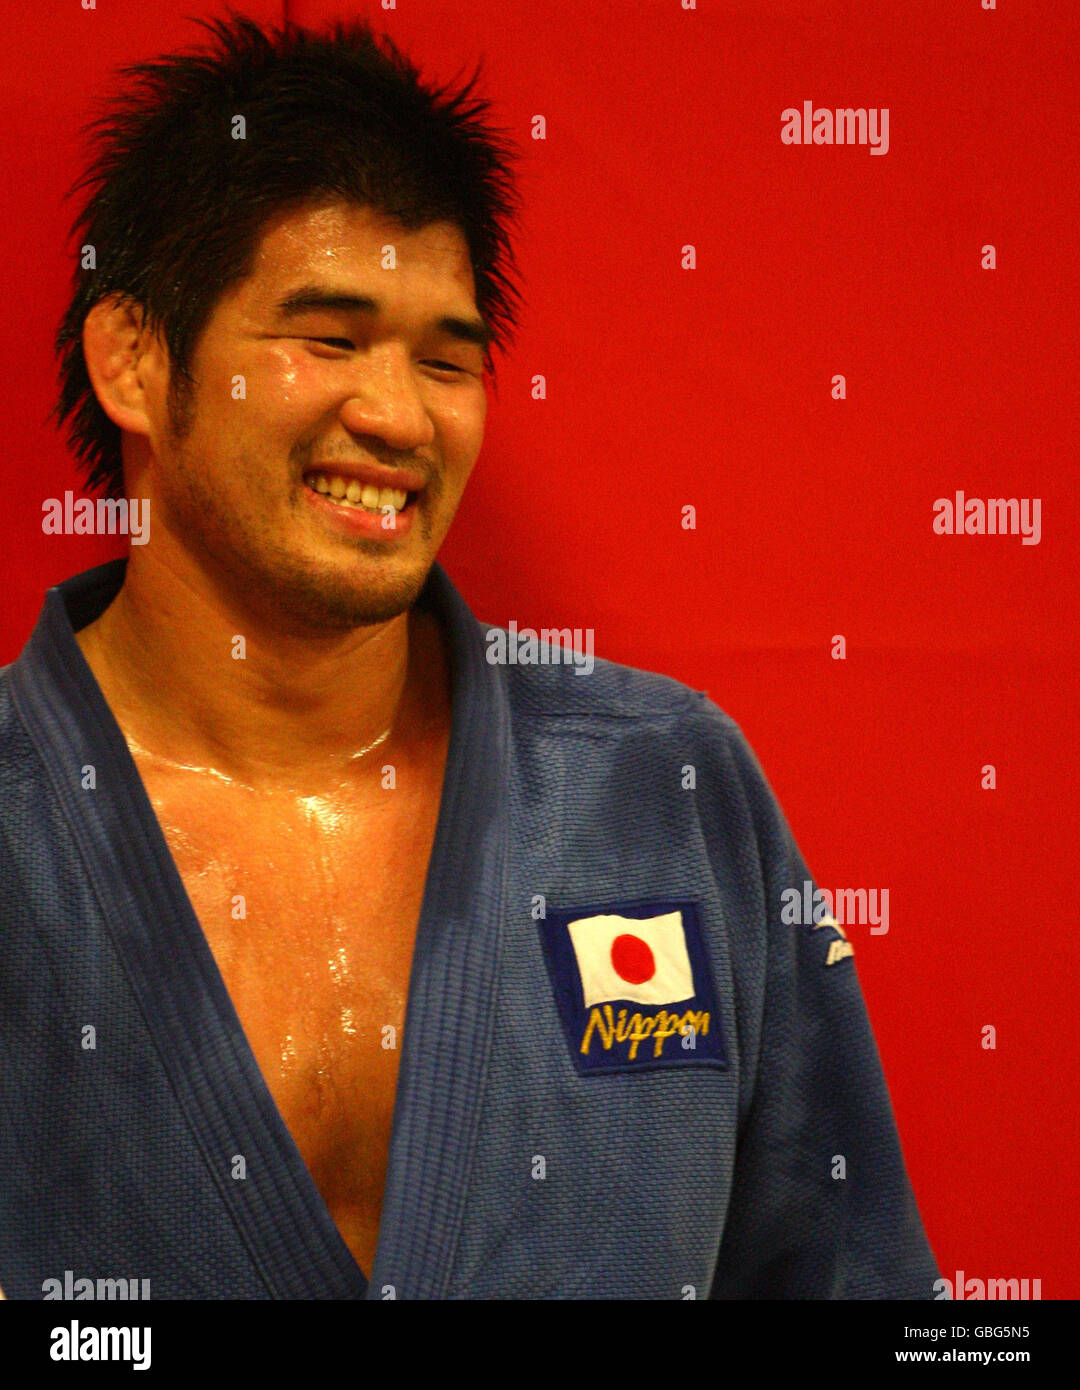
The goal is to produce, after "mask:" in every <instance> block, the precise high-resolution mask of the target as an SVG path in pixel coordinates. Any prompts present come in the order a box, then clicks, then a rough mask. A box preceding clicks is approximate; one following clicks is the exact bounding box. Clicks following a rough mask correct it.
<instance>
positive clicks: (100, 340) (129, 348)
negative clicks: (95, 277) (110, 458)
mask: <svg viewBox="0 0 1080 1390" xmlns="http://www.w3.org/2000/svg"><path fill="white" fill-rule="evenodd" d="M82 345H83V356H84V358H85V359H86V370H87V373H88V374H89V377H90V384H91V385H92V386H93V388H94V395H95V396H97V398H98V401H99V402H100V404H101V408H102V410H104V412H105V414H106V415H107V416H108V417H109V419H110V420H111V421H112V422H113V424H114V425H118V426H119V428H120V429H122V430H129V431H130V432H131V433H132V434H142V435H149V434H150V433H151V431H152V428H153V426H152V421H151V413H150V412H151V409H152V407H153V404H154V401H155V400H159V401H163V400H164V398H165V390H166V388H167V385H168V362H167V360H166V353H165V350H164V348H163V347H162V345H161V342H160V339H159V337H158V335H157V334H152V333H151V332H150V331H149V330H148V328H147V327H146V316H145V313H144V311H143V309H142V306H141V305H139V304H136V303H134V302H133V301H132V300H130V299H125V298H124V297H123V296H122V295H119V294H114V295H109V296H108V297H106V298H105V299H99V300H98V302H97V303H96V304H95V305H94V307H93V308H92V309H91V310H90V312H89V313H88V314H87V316H86V318H85V320H84V321H83V330H82Z"/></svg>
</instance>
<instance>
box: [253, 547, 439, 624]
mask: <svg viewBox="0 0 1080 1390" xmlns="http://www.w3.org/2000/svg"><path fill="white" fill-rule="evenodd" d="M366 568H367V567H365V566H358V569H360V570H364V569H366ZM430 569H431V565H430V563H429V564H428V565H427V566H426V567H421V566H415V567H412V566H410V567H409V568H408V569H404V570H397V569H396V570H395V572H394V573H387V572H383V573H378V572H376V573H375V574H364V575H363V577H359V576H353V575H340V574H326V573H322V574H318V573H314V572H311V571H308V572H306V573H304V574H301V575H296V576H290V577H289V578H288V579H284V577H283V582H279V583H278V584H276V585H275V594H274V596H275V598H276V600H277V601H278V604H279V606H280V609H281V611H283V612H285V613H288V614H289V615H290V616H291V617H292V618H294V619H296V620H297V621H299V622H302V623H303V624H304V625H305V626H306V627H308V628H309V629H311V628H315V629H317V628H323V629H328V630H332V631H339V632H342V631H349V630H351V629H353V628H357V627H371V626H373V625H374V624H376V623H386V622H389V621H390V620H391V619H392V618H397V617H400V616H401V614H402V613H407V612H408V610H409V609H410V608H412V606H413V605H414V604H415V603H416V600H417V599H418V598H419V597H420V593H421V591H422V590H423V587H424V584H425V583H426V581H427V577H428V573H429V572H430Z"/></svg>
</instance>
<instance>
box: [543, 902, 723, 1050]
mask: <svg viewBox="0 0 1080 1390" xmlns="http://www.w3.org/2000/svg"><path fill="white" fill-rule="evenodd" d="M537 925H538V927H539V929H540V940H541V944H542V946H543V950H544V959H545V961H546V962H547V968H548V973H549V975H550V976H551V983H552V986H553V988H554V991H555V1002H556V1004H557V1006H558V1010H559V1016H560V1018H561V1019H562V1023H563V1028H564V1029H565V1031H566V1036H567V1040H568V1042H569V1044H570V1055H571V1057H572V1058H573V1061H574V1065H575V1067H576V1068H577V1070H578V1071H579V1072H580V1073H581V1074H582V1075H583V1076H592V1075H595V1074H596V1073H597V1072H622V1071H652V1070H654V1069H655V1068H659V1067H681V1066H689V1065H691V1064H693V1063H697V1064H698V1065H701V1064H702V1063H704V1064H706V1065H711V1066H715V1067H726V1066H727V1065H728V1058H727V1051H726V1049H725V1047H724V1038H723V1031H722V1029H721V1022H720V1016H719V1014H718V1012H717V1009H716V998H715V994H714V991H713V987H712V980H711V978H710V976H709V969H708V960H707V958H706V955H705V947H704V943H703V941H702V938H701V928H700V925H699V922H698V915H697V908H696V906H695V904H694V903H690V902H671V903H649V904H643V905H633V906H626V905H619V906H615V907H588V908H575V909H568V908H559V909H553V908H551V907H549V908H548V909H547V916H546V917H545V919H544V920H543V921H541V922H539V923H538V924H537Z"/></svg>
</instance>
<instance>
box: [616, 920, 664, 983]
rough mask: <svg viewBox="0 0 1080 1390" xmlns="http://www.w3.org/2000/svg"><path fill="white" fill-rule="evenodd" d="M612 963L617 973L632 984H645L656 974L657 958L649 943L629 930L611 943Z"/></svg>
mask: <svg viewBox="0 0 1080 1390" xmlns="http://www.w3.org/2000/svg"><path fill="white" fill-rule="evenodd" d="M611 964H612V966H613V968H614V970H615V974H616V975H618V976H619V977H620V979H623V980H626V982H627V983H628V984H631V985H643V984H644V983H645V981H646V980H651V979H652V977H653V976H654V975H655V974H656V960H655V959H654V957H653V953H652V951H651V950H650V948H649V943H648V942H647V941H642V939H641V937H640V936H631V935H630V933H629V932H624V933H623V935H622V936H617V937H616V938H615V940H614V941H613V942H612V943H611Z"/></svg>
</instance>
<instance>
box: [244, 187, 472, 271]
mask: <svg viewBox="0 0 1080 1390" xmlns="http://www.w3.org/2000/svg"><path fill="white" fill-rule="evenodd" d="M388 246H392V247H393V248H394V256H393V264H394V267H395V268H396V269H402V270H405V269H408V270H411V271H414V272H418V273H425V274H436V275H440V276H446V277H450V278H453V279H457V280H460V281H461V282H462V284H463V285H467V286H468V287H469V290H470V293H471V290H472V284H473V274H472V264H471V261H470V258H469V249H468V244H467V243H466V240H465V236H464V234H463V233H462V231H461V229H460V227H458V226H456V225H455V224H454V223H452V222H445V221H439V222H430V223H427V224H425V225H424V226H422V227H418V228H409V227H406V226H405V225H404V224H403V223H402V222H399V221H398V220H397V219H396V218H395V217H393V216H391V215H390V214H388V213H386V212H385V211H383V210H382V209H381V208H374V207H369V206H360V205H357V204H352V203H343V202H334V203H324V204H321V205H317V206H311V205H309V206H304V207H300V208H290V209H285V210H282V211H280V212H278V213H275V214H273V215H272V216H271V217H270V218H269V219H268V220H267V222H266V223H265V224H264V225H263V227H262V229H261V232H260V234H259V236H258V237H257V238H256V246H255V255H254V260H253V264H252V271H253V277H254V278H256V279H258V278H262V277H263V276H267V275H271V276H273V277H274V279H275V280H276V281H277V282H278V283H280V277H281V276H282V274H294V273H295V274H297V275H319V274H323V275H327V274H329V275H333V274H337V273H340V272H343V271H346V270H349V269H355V270H365V269H384V268H386V248H387V247H388Z"/></svg>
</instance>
